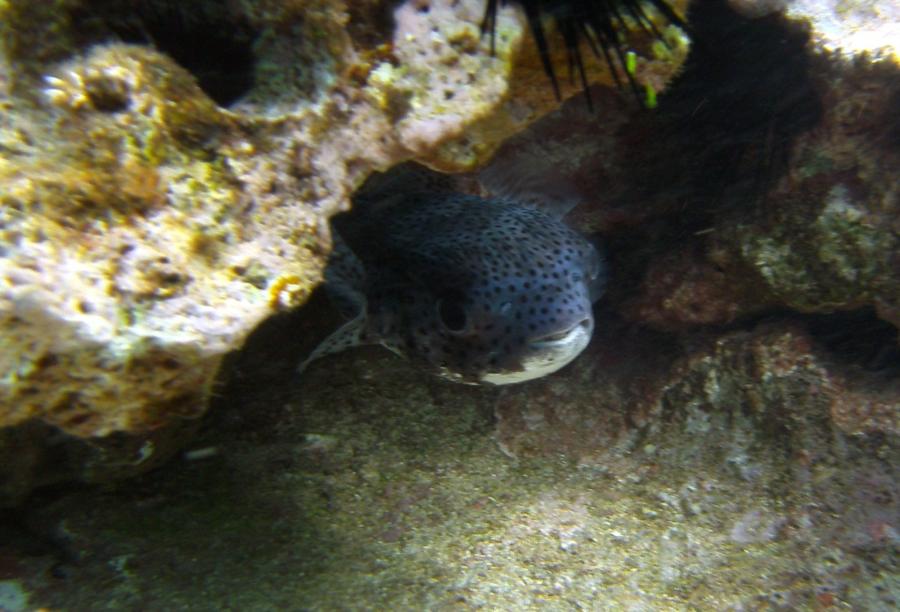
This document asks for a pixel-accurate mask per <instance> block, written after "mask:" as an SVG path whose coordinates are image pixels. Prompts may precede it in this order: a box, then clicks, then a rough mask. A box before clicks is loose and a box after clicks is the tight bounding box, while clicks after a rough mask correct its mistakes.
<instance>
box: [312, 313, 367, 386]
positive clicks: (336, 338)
mask: <svg viewBox="0 0 900 612" xmlns="http://www.w3.org/2000/svg"><path fill="white" fill-rule="evenodd" d="M365 325H366V316H365V312H360V313H359V315H357V316H356V318H354V319H353V320H351V321H347V322H346V323H344V324H343V325H341V326H340V327H339V328H338V329H337V330H335V331H334V332H333V333H332V334H331V335H330V336H328V337H327V338H325V339H324V340H323V341H322V342H321V343H319V346H317V347H316V348H315V349H314V350H313V352H312V353H310V355H309V357H307V358H306V359H305V360H304V361H303V362H302V363H301V364H300V366H299V367H298V368H297V373H298V374H301V373H303V371H304V370H306V368H307V366H308V365H309V364H310V363H312V362H313V361H315V360H316V359H319V358H321V357H324V356H325V355H330V354H332V353H339V352H341V351H344V350H346V349H348V348H352V347H354V346H360V345H362V344H365V343H364V342H363V341H362V336H363V331H364V330H365Z"/></svg>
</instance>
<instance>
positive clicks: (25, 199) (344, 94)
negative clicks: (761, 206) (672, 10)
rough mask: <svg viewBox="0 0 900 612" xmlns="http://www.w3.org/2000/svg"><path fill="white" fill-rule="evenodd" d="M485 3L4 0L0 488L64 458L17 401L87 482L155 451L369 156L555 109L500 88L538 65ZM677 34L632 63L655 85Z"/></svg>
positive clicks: (289, 292) (314, 272)
mask: <svg viewBox="0 0 900 612" xmlns="http://www.w3.org/2000/svg"><path fill="white" fill-rule="evenodd" d="M483 12H484V6H483V3H482V2H480V1H475V0H469V1H464V2H458V1H457V2H450V1H449V0H434V1H431V2H426V1H424V0H410V1H408V2H388V1H369V2H362V3H357V2H352V3H351V2H343V1H341V0H297V1H294V2H234V3H220V2H212V1H210V2H206V1H205V0H204V1H201V2H198V3H191V4H190V5H189V6H188V5H184V6H182V5H181V4H180V3H171V2H166V1H159V2H155V1H150V2H145V3H139V4H138V5H135V4H134V3H131V2H122V1H120V0H63V1H61V2H55V3H43V2H28V1H25V0H8V1H5V2H2V3H0V50H2V53H0V105H2V110H3V112H2V119H0V121H2V125H0V150H2V151H3V155H2V158H0V184H2V206H3V208H2V211H0V232H2V234H0V240H2V246H3V248H2V252H0V341H2V343H3V353H2V356H0V431H3V432H4V433H3V439H13V438H15V439H16V440H17V443H16V444H11V443H10V444H3V445H0V457H3V458H5V459H7V460H5V461H3V462H0V465H2V466H3V467H2V468H0V504H5V503H9V502H11V501H15V500H18V499H21V496H22V495H23V494H25V493H26V492H27V491H28V490H29V488H30V485H29V484H28V483H30V482H32V481H36V482H52V481H54V480H57V479H61V478H64V477H65V478H68V477H69V476H71V475H73V474H74V475H78V473H79V471H81V470H79V468H78V467H73V466H72V465H67V464H66V463H67V462H66V461H59V460H56V459H54V460H53V461H49V460H48V458H47V457H46V455H47V453H46V452H44V451H43V450H41V449H40V448H35V449H34V450H33V452H29V453H24V454H23V453H21V452H19V451H21V448H22V447H23V445H24V442H23V441H25V440H30V441H34V440H36V439H37V440H40V439H42V438H41V436H40V435H38V434H37V433H35V432H40V431H44V429H43V428H42V427H40V426H32V425H30V424H29V423H31V422H33V421H38V422H40V423H42V424H46V425H50V426H52V427H51V430H52V431H58V432H61V434H63V436H62V439H65V438H66V436H73V437H74V438H73V439H72V444H74V445H76V446H78V445H79V444H80V442H78V439H90V440H92V442H91V443H90V444H89V445H88V446H87V447H86V449H87V452H88V454H89V455H90V453H91V451H90V449H97V451H96V453H95V454H96V456H95V457H94V458H93V459H92V460H91V461H90V462H89V463H93V464H95V466H100V465H103V464H109V465H111V466H112V465H114V466H116V469H112V470H104V469H97V470H94V469H86V468H85V469H84V470H83V474H82V475H83V476H84V477H85V478H86V479H88V480H96V479H102V477H101V476H100V475H101V474H107V473H109V474H112V473H115V474H120V473H122V472H125V473H127V472H128V471H129V470H128V469H125V470H122V469H119V468H120V467H121V466H131V467H132V468H133V471H138V470H142V469H147V468H149V467H152V466H154V465H157V464H158V463H159V462H160V461H162V460H164V459H165V458H166V457H168V456H169V455H170V454H171V451H172V450H173V449H174V448H177V444H171V443H167V442H165V441H164V438H167V437H169V438H174V439H181V437H182V433H184V432H185V431H186V430H189V429H190V428H192V427H193V425H192V421H193V420H194V419H196V418H197V417H199V416H200V415H202V414H203V413H204V411H205V410H206V406H207V400H208V398H209V396H210V394H211V393H212V392H213V389H212V387H213V383H214V380H215V375H216V372H217V371H218V370H219V367H220V365H221V362H222V359H223V357H224V356H225V355H226V354H227V353H228V352H230V351H233V350H236V349H237V348H239V347H240V346H241V344H242V343H243V341H244V339H245V337H246V336H247V334H248V333H249V332H250V331H251V330H252V329H254V327H256V325H257V324H258V323H259V322H260V321H262V320H263V319H265V318H266V317H268V316H270V315H272V314H273V313H276V312H279V311H281V310H284V309H286V308H291V307H295V306H297V305H299V304H301V303H303V301H304V300H305V299H306V297H307V296H308V295H309V293H310V291H311V289H312V288H313V287H314V286H315V285H316V284H317V283H318V282H319V280H320V278H321V271H322V266H323V265H324V260H325V257H326V256H327V253H328V250H329V248H330V238H329V235H328V229H327V219H328V217H329V216H330V215H331V214H333V213H335V212H337V211H340V210H344V209H346V208H347V207H348V206H349V195H350V194H351V193H352V191H353V190H354V188H355V187H356V186H357V185H358V184H359V183H360V182H361V181H362V180H363V179H364V178H365V177H366V176H367V175H368V174H369V173H370V172H372V171H373V170H376V169H384V168H387V167H389V166H391V165H392V164H395V163H398V162H400V161H403V160H406V159H410V158H415V159H418V160H419V161H422V162H425V163H429V164H431V165H433V166H435V167H441V168H443V169H450V170H461V169H471V168H473V167H475V166H476V165H477V164H478V163H482V162H483V161H484V160H485V159H486V158H487V157H488V156H489V155H490V153H491V152H492V150H493V149H494V148H495V147H496V146H497V144H498V143H499V142H500V141H501V140H502V139H504V138H505V137H506V136H508V135H509V134H510V133H512V132H513V131H514V130H516V129H519V128H520V127H522V126H524V125H526V124H528V123H529V122H531V121H533V120H534V119H535V118H537V117H538V116H540V115H541V114H542V113H544V112H546V111H547V110H549V109H551V108H552V107H554V106H555V105H556V101H555V100H553V99H552V97H549V98H548V97H547V95H546V93H545V91H544V90H545V87H544V85H545V83H544V82H542V83H541V85H542V86H541V87H540V88H533V89H530V90H522V89H521V87H520V89H519V90H516V99H515V100H510V99H509V96H510V75H511V73H512V72H513V70H514V69H515V71H516V72H517V75H520V76H517V77H516V78H525V77H522V76H521V75H528V74H529V71H532V72H536V73H537V74H538V75H539V78H541V79H543V78H544V77H543V72H542V70H541V68H540V67H539V63H538V62H537V61H536V58H535V57H533V56H532V55H529V54H528V53H521V51H522V50H523V49H527V48H528V46H527V45H523V44H522V42H523V38H524V36H525V34H524V22H523V18H522V16H521V14H520V12H519V11H518V10H516V9H514V8H512V7H506V8H503V9H501V10H500V11H499V14H498V20H497V36H496V42H495V52H494V54H493V55H492V54H491V52H490V47H489V44H488V42H487V40H486V39H484V38H483V37H482V36H481V32H480V22H481V19H482V16H483ZM555 48H556V51H557V52H558V54H561V53H562V51H561V49H562V45H555ZM685 49H686V47H684V46H682V48H681V54H680V55H679V56H677V57H676V56H675V55H673V54H671V53H670V54H668V55H667V56H666V57H662V58H656V59H654V58H653V57H652V56H651V57H650V58H649V59H648V60H646V61H645V62H643V64H642V66H643V65H646V66H650V67H654V66H655V68H653V70H652V71H651V70H650V69H649V68H648V69H647V70H646V71H645V73H646V74H647V75H648V78H650V77H651V76H652V78H653V79H654V80H655V82H656V85H657V87H661V83H660V82H659V81H660V78H661V77H660V75H661V74H668V75H669V76H671V75H672V74H674V73H675V71H676V70H677V67H678V64H679V62H680V61H681V59H683V57H684V50H685ZM522 58H524V59H522ZM651 72H652V75H651ZM535 78H538V77H535ZM529 91H530V92H531V94H529ZM226 106H227V108H226ZM475 124H478V127H475V128H473V125H475ZM22 424H27V427H28V428H30V429H29V430H28V433H21V435H19V432H10V431H5V430H4V429H3V428H11V427H16V426H19V425H22ZM121 432H125V433H129V434H132V435H133V436H134V437H133V438H131V439H129V442H128V443H118V444H115V445H112V446H114V447H115V449H117V450H113V448H112V447H111V446H110V445H104V443H103V441H102V439H107V438H109V436H112V435H114V434H117V433H121ZM35 436H37V438H35ZM57 441H58V440H57ZM32 446H37V447H40V446H41V445H40V443H38V444H36V445H35V444H32ZM101 448H102V450H100V449H101ZM14 449H17V450H14ZM61 454H64V455H65V454H68V455H70V456H73V457H74V456H80V453H78V452H71V453H69V452H68V451H66V452H65V453H60V452H59V451H58V449H57V451H55V455H54V457H56V458H57V459H58V457H59V456H60V455H61ZM50 464H53V465H59V467H58V469H56V470H57V473H54V469H55V468H54V469H51V468H49V467H48V465H50ZM28 474H32V475H31V476H29V475H28ZM63 475H64V476H63Z"/></svg>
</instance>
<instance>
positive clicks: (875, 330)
mask: <svg viewBox="0 0 900 612" xmlns="http://www.w3.org/2000/svg"><path fill="white" fill-rule="evenodd" d="M805 320H806V325H807V329H808V330H809V333H810V334H811V335H812V337H813V338H815V339H816V341H818V342H819V343H821V344H822V345H823V346H824V347H825V348H827V349H828V351H829V352H830V354H831V357H832V358H833V359H834V360H835V361H838V362H840V363H844V364H846V365H855V366H858V367H860V368H862V369H863V370H865V371H868V372H878V373H885V374H890V375H898V376H900V344H898V333H900V332H898V330H897V328H895V327H894V326H893V325H891V324H890V323H888V322H887V321H884V320H882V319H879V318H878V316H877V314H876V313H875V309H874V308H872V307H865V308H859V309H856V310H849V311H845V312H835V313H829V314H816V315H806V317H805Z"/></svg>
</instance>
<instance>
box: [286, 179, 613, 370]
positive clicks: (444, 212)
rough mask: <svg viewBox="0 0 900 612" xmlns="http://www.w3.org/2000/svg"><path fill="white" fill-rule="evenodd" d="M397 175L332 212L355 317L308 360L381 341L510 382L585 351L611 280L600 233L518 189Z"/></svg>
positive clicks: (441, 365) (345, 308) (341, 283)
mask: <svg viewBox="0 0 900 612" xmlns="http://www.w3.org/2000/svg"><path fill="white" fill-rule="evenodd" d="M401 174H402V173H401ZM437 176H438V177H440V175H437ZM401 180H403V179H401ZM436 180H437V181H438V182H441V179H440V178H437V179H436ZM396 184H397V181H391V180H388V181H386V182H385V181H382V184H381V187H380V188H375V189H370V190H368V191H369V192H370V194H371V195H368V196H365V197H361V198H360V197H358V198H356V199H355V200H354V211H353V212H352V213H347V214H344V215H339V216H338V217H336V218H334V219H333V220H332V228H333V230H334V231H333V234H334V239H335V247H334V249H333V252H332V255H331V258H330V260H329V263H328V267H327V268H326V273H325V279H326V288H327V290H328V292H329V296H330V297H331V298H332V301H333V302H334V303H335V304H336V305H337V306H338V308H339V309H340V310H341V311H342V312H343V313H344V314H345V315H346V316H347V318H349V319H350V320H349V321H348V322H347V323H345V324H344V325H343V326H342V327H340V328H339V329H338V330H337V331H335V332H334V333H333V334H332V335H331V336H329V337H328V338H327V339H326V340H325V341H324V342H322V343H321V344H320V345H319V346H318V347H317V348H316V349H315V351H314V352H313V353H312V354H311V355H310V357H309V358H308V359H307V360H306V361H305V362H304V363H303V364H301V366H300V369H301V371H302V370H303V369H304V368H305V367H306V365H307V364H309V363H310V362H311V361H313V360H315V359H318V358H320V357H322V356H323V355H327V354H330V353H334V352H338V351H342V350H344V349H346V348H349V347H352V346H357V345H365V344H381V345H383V346H385V347H387V348H388V349H390V350H392V351H394V352H396V353H398V354H400V355H402V356H405V357H407V358H408V359H410V360H411V361H414V362H416V363H418V364H421V365H424V366H425V367H426V368H427V369H429V370H431V371H433V372H435V373H437V374H438V375H440V376H442V377H444V378H448V379H451V380H454V381H457V382H463V383H472V384H479V383H486V384H494V385H503V384H509V383H517V382H522V381H526V380H531V379H534V378H538V377H541V376H545V375H547V374H550V373H552V372H555V371H556V370H558V369H560V368H562V367H563V366H565V365H566V364H568V363H569V362H571V361H572V360H573V359H575V357H576V356H577V355H578V354H579V353H581V351H582V350H584V348H585V347H586V346H587V344H588V342H589V340H590V338H591V334H592V332H593V328H594V318H593V314H592V309H591V308H592V303H593V302H594V300H596V299H597V298H598V297H599V296H600V294H601V293H602V291H603V286H604V284H605V269H604V265H603V261H602V258H601V256H600V254H599V252H598V249H597V248H595V246H594V245H593V244H592V243H591V242H589V241H588V240H587V239H585V238H584V237H582V236H581V235H580V234H578V233H577V232H575V231H574V230H572V229H570V228H569V227H568V226H566V225H565V224H564V223H563V222H562V220H561V219H560V218H559V216H558V215H553V214H550V213H548V212H545V211H543V210H539V209H536V208H534V207H532V206H529V205H524V204H522V203H519V202H516V201H513V200H510V199H505V198H483V197H479V196H474V195H466V194H462V193H454V192H449V191H446V190H445V188H446V184H443V183H442V184H440V185H435V184H434V181H432V183H431V184H427V185H426V184H423V183H422V182H421V181H420V182H419V183H418V188H415V189H411V190H410V189H406V190H398V189H395V187H396ZM365 191H367V190H366V188H365V187H364V189H363V192H365Z"/></svg>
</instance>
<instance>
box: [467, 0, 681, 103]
mask: <svg viewBox="0 0 900 612" xmlns="http://www.w3.org/2000/svg"><path fill="white" fill-rule="evenodd" d="M510 1H512V2H514V3H516V4H518V5H519V6H521V7H522V10H524V11H525V16H526V17H527V18H528V25H529V27H530V28H531V33H532V35H533V36H534V42H535V44H536V45H537V48H538V53H539V55H540V57H541V63H542V64H543V66H544V72H546V73H547V77H548V78H549V79H550V83H551V85H552V86H553V93H554V94H556V98H557V99H559V98H560V91H559V83H558V82H557V80H556V74H555V72H554V71H553V64H552V63H551V62H550V48H549V46H548V44H547V37H546V36H545V35H544V27H543V18H544V16H545V15H546V16H550V17H552V18H553V20H554V21H555V22H556V29H557V30H558V31H559V33H560V35H561V36H562V38H563V41H564V42H565V44H566V55H567V58H568V62H569V72H570V74H573V75H574V71H575V70H577V71H578V76H579V79H580V81H581V85H582V87H583V89H584V90H585V95H587V96H588V104H590V94H589V93H588V81H587V75H586V73H585V69H584V60H583V58H582V57H581V50H580V42H581V40H582V38H583V39H585V40H587V42H588V44H589V45H590V47H591V50H592V51H593V52H594V54H595V55H596V56H598V57H599V56H600V55H601V53H602V55H603V57H604V59H605V60H606V63H607V64H608V65H609V69H610V72H611V73H612V76H613V79H614V80H615V82H616V85H618V86H619V88H622V87H623V82H622V79H621V77H620V74H619V73H620V69H619V68H617V67H616V64H615V62H614V61H613V55H615V57H616V59H618V61H619V64H620V65H621V66H625V65H626V60H625V53H624V51H623V49H622V45H621V43H620V42H619V39H618V36H617V31H618V30H621V31H625V28H626V23H625V16H626V15H628V16H630V17H631V18H632V19H634V21H635V22H637V23H638V24H639V25H640V26H641V27H642V28H643V29H644V30H645V31H646V32H647V33H648V34H650V35H651V36H653V37H655V38H657V39H659V40H662V41H663V42H665V39H664V38H663V36H662V34H661V33H660V32H659V30H657V28H656V26H655V25H654V24H653V21H652V20H651V19H650V17H649V16H648V15H647V13H646V12H644V8H643V6H642V2H641V0H510ZM646 1H647V3H648V4H651V5H652V6H653V7H655V8H656V10H658V11H659V12H660V13H661V14H662V15H663V16H664V17H665V18H666V19H667V20H668V21H669V23H672V24H674V25H676V26H678V27H679V28H681V29H682V30H684V31H687V24H686V23H685V22H684V20H683V19H682V18H681V17H679V16H678V14H677V13H676V12H675V11H674V9H672V7H671V6H669V4H668V3H667V2H665V1H664V0H646ZM506 3H507V0H487V6H486V7H485V11H484V19H483V21H482V22H481V30H482V33H484V32H488V33H490V37H491V52H492V53H493V51H494V37H495V35H496V27H497V9H498V8H499V7H500V5H501V4H503V5H505V4H506ZM624 73H625V77H626V79H627V80H628V83H629V85H630V87H631V89H632V91H634V94H635V96H636V97H637V98H638V99H640V91H639V90H638V86H637V83H636V82H635V80H634V76H633V75H632V74H631V72H630V71H628V70H625V71H624Z"/></svg>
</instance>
